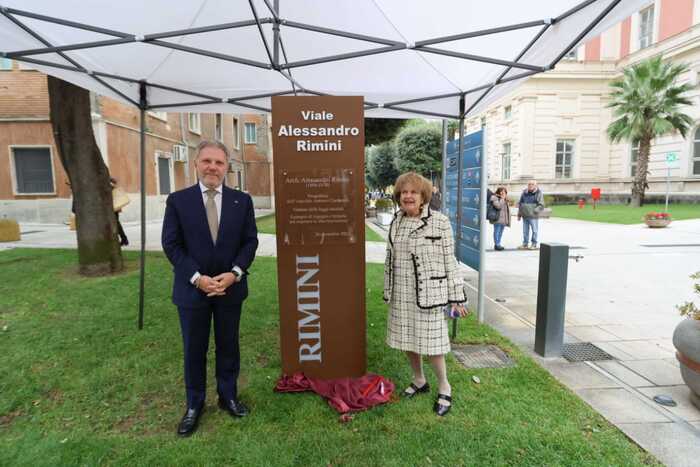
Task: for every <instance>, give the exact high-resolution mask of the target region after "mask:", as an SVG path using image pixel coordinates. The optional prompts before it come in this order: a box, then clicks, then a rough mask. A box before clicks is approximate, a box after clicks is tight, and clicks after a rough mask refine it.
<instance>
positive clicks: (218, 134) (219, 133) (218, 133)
mask: <svg viewBox="0 0 700 467" xmlns="http://www.w3.org/2000/svg"><path fill="white" fill-rule="evenodd" d="M215 118H216V122H215V124H214V137H215V138H216V140H217V141H223V140H224V122H223V120H224V115H223V114H216V115H215Z"/></svg>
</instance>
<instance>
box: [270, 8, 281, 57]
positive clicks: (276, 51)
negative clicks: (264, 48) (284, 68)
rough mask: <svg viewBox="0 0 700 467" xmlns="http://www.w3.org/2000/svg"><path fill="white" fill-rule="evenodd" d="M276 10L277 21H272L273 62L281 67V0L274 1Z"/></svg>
mask: <svg viewBox="0 0 700 467" xmlns="http://www.w3.org/2000/svg"><path fill="white" fill-rule="evenodd" d="M273 8H274V11H275V13H274V14H275V16H276V18H275V22H274V23H272V31H273V36H272V38H273V39H272V40H273V42H274V44H273V49H272V63H273V65H274V66H275V68H278V69H279V66H280V23H279V14H280V0H275V3H274V7H273Z"/></svg>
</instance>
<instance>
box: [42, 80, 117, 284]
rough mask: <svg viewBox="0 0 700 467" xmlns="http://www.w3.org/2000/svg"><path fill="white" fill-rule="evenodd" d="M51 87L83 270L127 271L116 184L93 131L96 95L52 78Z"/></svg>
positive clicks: (56, 134)
mask: <svg viewBox="0 0 700 467" xmlns="http://www.w3.org/2000/svg"><path fill="white" fill-rule="evenodd" d="M48 87H49V102H50V112H51V125H52V127H53V132H54V139H55V141H56V146H57V147H58V154H59V157H60V159H61V163H62V164H63V168H64V169H65V171H66V173H67V174H68V179H69V180H70V183H71V189H72V191H73V200H74V201H73V202H74V204H73V206H74V209H75V217H76V223H77V233H78V260H79V263H80V273H81V274H83V275H86V276H95V275H104V274H110V273H113V272H117V271H121V270H122V269H123V267H124V264H123V261H122V257H121V248H120V245H119V241H118V237H117V219H116V216H115V215H114V209H113V205H112V187H111V185H110V183H109V171H108V170H107V166H106V165H105V163H104V161H103V160H102V156H101V154H100V149H99V148H98V147H97V143H96V142H95V135H94V133H93V131H92V117H91V110H90V93H89V92H88V91H86V90H85V89H83V88H80V87H78V86H75V85H73V84H70V83H67V82H65V81H62V80H60V79H58V78H54V77H52V76H49V77H48Z"/></svg>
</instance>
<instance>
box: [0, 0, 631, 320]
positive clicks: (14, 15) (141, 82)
mask: <svg viewBox="0 0 700 467" xmlns="http://www.w3.org/2000/svg"><path fill="white" fill-rule="evenodd" d="M263 1H264V3H265V5H266V7H267V10H268V11H269V13H270V14H271V16H266V17H260V15H259V14H258V11H257V9H256V8H255V5H254V4H253V0H248V3H249V5H250V9H251V12H252V14H253V17H254V19H253V20H246V21H237V22H230V23H222V24H214V25H209V26H203V27H195V28H187V29H180V30H174V31H164V32H160V33H155V34H147V35H143V36H139V35H134V34H129V33H125V32H122V31H115V30H112V29H106V28H101V27H98V26H93V25H89V24H84V23H79V22H74V21H69V20H65V19H61V18H55V17H51V16H46V15H40V14H37V13H32V12H29V11H24V10H18V9H15V8H8V7H4V6H0V14H1V15H3V16H4V17H5V18H7V19H8V20H10V21H11V22H13V23H14V24H15V25H17V26H18V27H19V28H21V29H22V30H24V31H25V32H27V34H29V35H30V36H32V37H33V38H34V39H36V40H37V41H39V42H40V43H42V44H43V45H44V47H40V48H34V49H27V50H16V51H10V52H3V51H0V57H4V58H11V59H13V60H17V61H20V62H25V63H28V64H34V65H39V66H44V67H51V68H56V69H62V70H68V71H73V72H78V73H84V74H87V75H89V76H90V77H91V78H92V79H94V80H95V81H97V82H98V83H99V84H100V85H102V86H104V87H106V88H107V89H109V90H110V91H112V92H114V93H115V94H116V95H118V96H119V97H121V98H122V99H124V100H125V101H127V102H129V103H130V104H131V105H133V106H134V107H138V109H139V111H140V120H141V125H140V162H141V180H140V181H141V259H140V285H139V318H138V328H139V329H142V328H143V309H144V275H145V243H146V227H145V225H146V180H145V172H146V170H145V118H146V115H145V113H146V111H148V110H157V109H167V108H173V107H185V106H187V107H196V106H199V105H207V104H213V103H224V104H232V105H235V106H238V107H244V108H248V109H251V110H257V111H260V112H266V113H269V112H271V109H269V108H266V107H262V106H259V105H256V104H252V103H250V102H246V101H251V100H255V99H260V98H266V97H272V96H279V95H290V94H293V95H297V94H310V95H326V94H325V93H321V92H318V91H313V90H310V89H307V88H305V87H304V86H302V85H301V84H299V83H298V82H297V81H296V80H295V79H294V77H293V75H292V70H293V69H295V68H301V67H305V66H311V65H316V64H321V63H332V62H338V61H341V60H350V59H353V58H358V57H365V56H369V55H377V54H384V53H391V52H396V51H401V50H407V49H412V50H416V51H419V52H425V53H431V54H438V55H443V56H448V57H452V58H456V59H460V60H467V61H475V62H481V63H489V64H497V65H502V66H505V67H506V69H505V70H504V71H503V72H502V73H501V74H500V75H499V76H498V78H496V79H495V80H494V81H493V82H491V83H488V84H485V85H482V86H478V87H475V88H473V89H468V90H459V91H456V92H453V93H448V94H439V95H433V96H425V97H419V98H415V99H408V100H401V101H393V102H386V103H374V102H367V101H365V110H370V109H378V108H385V109H390V110H395V111H399V112H407V113H411V114H417V115H425V116H428V117H433V118H441V119H454V120H459V138H460V139H459V167H461V161H462V151H463V138H464V121H465V118H466V116H467V115H469V113H470V112H471V111H472V110H474V108H475V107H476V106H477V105H478V104H479V103H480V102H481V101H482V100H483V99H484V98H485V97H486V96H487V95H488V94H489V93H490V92H491V91H492V90H493V89H494V88H496V87H497V86H498V85H500V84H504V83H506V82H510V81H515V80H518V79H521V78H526V77H528V76H532V75H535V74H538V73H542V72H545V71H548V70H551V69H553V68H554V66H555V65H556V64H557V63H558V62H559V61H560V60H561V59H562V58H564V56H566V54H568V53H569V52H570V51H571V50H572V49H573V48H574V47H576V45H577V44H578V43H579V42H580V41H581V40H582V39H583V38H584V37H585V36H586V35H587V34H588V33H589V32H590V31H591V30H593V28H595V27H596V26H597V25H598V24H599V23H600V22H601V21H602V20H603V19H604V18H605V17H606V16H607V15H608V14H609V13H610V12H611V11H612V10H613V9H614V8H615V7H616V6H617V5H618V4H619V3H620V2H621V1H622V0H610V3H609V4H608V5H607V6H606V7H605V8H604V9H603V11H602V12H601V13H600V14H598V15H597V16H596V17H595V18H594V19H593V21H592V22H590V23H589V24H588V25H587V26H586V27H585V28H584V29H583V30H582V31H581V32H580V33H579V34H578V35H577V36H576V38H575V39H574V40H572V41H571V42H570V43H569V44H568V45H567V46H566V47H565V48H564V49H563V50H562V52H561V53H560V54H559V55H558V56H557V57H556V58H555V59H554V60H552V61H551V62H550V63H549V64H548V65H546V66H536V65H531V64H527V63H522V62H521V61H520V60H521V59H522V58H523V56H524V55H525V54H526V53H527V52H528V51H529V50H530V49H531V48H532V46H533V45H534V44H535V43H536V42H537V41H538V40H539V39H540V38H541V37H542V35H543V34H544V33H545V32H546V31H547V29H549V28H550V27H551V26H552V25H554V24H556V23H558V22H560V21H562V20H563V19H565V18H567V17H569V16H571V15H573V14H575V13H577V12H578V11H580V10H582V9H584V8H586V7H587V6H589V5H591V4H593V3H595V2H598V1H607V0H585V1H583V2H581V3H579V4H578V5H576V6H574V7H573V8H571V9H569V10H568V11H566V12H564V13H562V14H561V15H559V16H557V17H556V18H547V19H543V20H538V21H529V22H523V23H518V24H512V25H507V26H501V27H497V28H490V29H483V30H478V31H470V32H465V33H461V34H455V35H450V36H442V37H436V38H433V39H428V40H423V41H419V42H415V43H405V42H400V41H395V40H391V39H387V38H381V37H375V36H368V35H363V34H357V33H353V32H350V31H342V30H337V29H331V28H325V27H321V26H316V25H311V24H305V23H300V22H295V21H290V20H287V19H284V18H282V17H280V16H279V0H274V2H273V4H271V3H270V0H263ZM19 18H31V19H36V20H40V21H44V22H48V23H53V24H58V25H62V26H67V27H72V28H76V29H81V30H85V31H91V32H95V33H99V34H103V35H107V36H111V37H113V38H112V39H106V40H100V41H91V42H82V43H75V44H68V45H61V46H55V45H53V44H51V43H50V42H49V41H48V40H46V39H44V38H43V37H42V36H41V35H40V34H39V33H38V32H36V31H35V30H33V29H32V28H30V27H29V26H27V25H26V24H25V23H23V22H22V21H21V20H20V19H19ZM264 24H272V30H273V41H272V42H273V43H272V46H270V44H269V43H268V40H267V38H266V36H265V33H264V31H263V28H262V26H263V25H264ZM246 27H255V28H257V30H258V31H259V33H260V38H261V41H262V44H263V46H264V48H265V52H266V54H267V57H268V62H267V63H265V62H260V61H257V60H250V59H247V58H243V57H237V56H233V55H229V54H222V53H218V52H213V51H210V50H205V49H200V48H196V47H189V46H185V45H182V44H176V43H172V42H169V41H166V40H163V39H168V38H172V37H181V36H186V35H191V34H201V33H205V32H214V31H223V30H230V29H237V28H246ZM282 27H288V28H296V29H304V30H308V31H312V32H317V33H320V34H327V35H333V36H338V37H344V38H348V39H355V40H360V41H364V42H369V43H372V44H374V45H380V46H381V47H374V48H370V49H365V50H360V51H356V52H350V53H343V54H337V55H330V56H325V57H316V58H313V59H308V60H300V61H297V62H291V63H290V62H289V61H288V60H287V54H286V51H285V48H284V42H283V40H282ZM527 28H539V30H538V32H537V33H536V35H535V36H534V37H533V38H532V40H531V41H530V42H529V43H528V44H527V45H526V46H525V47H524V48H523V50H522V51H521V52H520V54H518V56H517V57H516V58H515V60H512V61H509V60H501V59H498V58H493V57H485V56H479V55H472V54H465V53H460V52H454V51H451V50H447V49H442V48H438V47H433V46H435V45H438V44H443V43H446V42H451V41H455V40H461V39H467V38H474V37H482V36H488V35H492V34H497V33H502V32H507V31H515V30H520V29H527ZM136 42H141V43H145V44H152V45H154V46H159V47H164V48H169V49H173V50H179V51H181V52H186V53H192V54H196V55H200V56H205V57H210V58H214V59H217V60H222V61H228V62H233V63H238V64H241V65H246V66H250V67H254V68H262V69H267V70H275V71H277V72H278V73H280V74H281V75H282V76H283V77H284V78H285V79H287V80H288V81H289V82H290V85H291V90H289V91H278V92H271V93H263V94H255V95H250V96H243V97H240V96H239V97H231V98H220V97H216V96H211V95H208V94H204V93H200V92H194V91H190V90H186V89H179V88H175V87H172V86H168V85H165V84H160V83H155V82H150V81H148V80H145V79H137V78H131V77H126V76H120V75H115V74H110V73H104V72H98V71H93V70H89V69H87V68H85V67H83V66H82V65H80V63H79V62H77V61H76V60H75V59H73V58H71V57H70V56H68V55H66V52H70V51H76V50H86V49H92V48H98V47H107V46H115V45H121V44H130V43H136ZM280 52H281V56H282V58H283V62H284V63H282V61H280ZM46 53H56V54H58V55H59V56H60V57H61V58H63V59H64V60H66V61H67V62H68V63H69V64H70V65H63V64H58V63H53V62H50V61H46V60H40V59H36V58H31V57H32V56H34V55H40V54H46ZM514 68H515V69H520V70H524V71H523V72H521V73H517V74H514V75H512V76H508V77H507V76H506V75H507V74H508V73H510V72H511V71H512V70H513V69H514ZM104 78H108V79H114V80H119V81H123V82H127V83H132V84H137V85H138V86H139V101H138V102H136V101H135V100H134V99H132V98H131V97H129V96H127V95H126V94H124V93H123V92H121V91H119V90H118V89H116V88H114V87H113V86H112V85H110V84H109V83H108V82H107V81H105V79H104ZM148 87H152V88H156V89H161V90H167V91H171V92H175V93H180V94H183V95H185V96H188V97H192V98H197V99H198V100H188V101H183V102H178V103H173V104H163V105H149V104H148ZM481 91H483V92H482V93H481V94H480V95H479V97H478V98H477V99H476V101H475V102H473V103H472V104H471V105H470V106H469V108H465V97H466V96H467V95H469V94H472V93H477V92H481ZM457 96H459V98H460V100H459V112H458V115H449V114H444V113H438V112H431V111H426V110H421V109H415V108H411V107H406V104H415V103H419V102H428V101H433V100H439V99H446V98H452V97H457ZM483 159H484V162H482V170H483V171H482V177H481V183H480V184H481V193H482V197H481V201H480V202H481V212H482V215H481V217H482V219H481V225H485V206H486V200H485V199H483V198H484V197H485V196H483V194H484V193H486V185H487V180H486V179H487V177H486V176H484V175H486V171H485V159H486V158H485V157H484V158H483ZM459 182H460V184H459V188H458V190H459V196H458V205H457V218H458V225H460V222H459V220H460V218H461V204H462V199H461V170H460V171H459ZM460 238H461V232H459V231H458V232H457V233H456V240H457V241H456V242H455V244H456V245H458V244H459V239H460ZM484 238H485V236H484V234H483V232H482V242H481V244H480V257H481V261H482V262H481V266H480V268H479V269H480V271H479V303H478V317H479V321H483V314H484V313H483V307H484V304H483V301H484V300H483V295H484V293H483V272H482V270H483V268H484V262H483V261H484V258H483V257H484V241H483V240H484Z"/></svg>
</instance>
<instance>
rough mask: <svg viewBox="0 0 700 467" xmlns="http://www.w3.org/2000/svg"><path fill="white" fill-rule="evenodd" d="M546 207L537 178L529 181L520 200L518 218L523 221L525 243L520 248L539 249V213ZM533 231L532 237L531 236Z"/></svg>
mask: <svg viewBox="0 0 700 467" xmlns="http://www.w3.org/2000/svg"><path fill="white" fill-rule="evenodd" d="M543 209H544V195H543V194H542V191H541V190H540V189H539V188H538V187H537V181H536V180H530V181H529V182H527V188H525V189H524V190H523V193H522V194H521V195H520V201H518V220H521V219H522V221H523V244H522V245H521V246H519V247H518V248H519V249H521V250H527V249H528V242H530V247H529V248H530V249H531V250H536V249H537V233H538V230H539V215H540V213H541V212H542V210H543ZM530 232H532V237H530Z"/></svg>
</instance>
